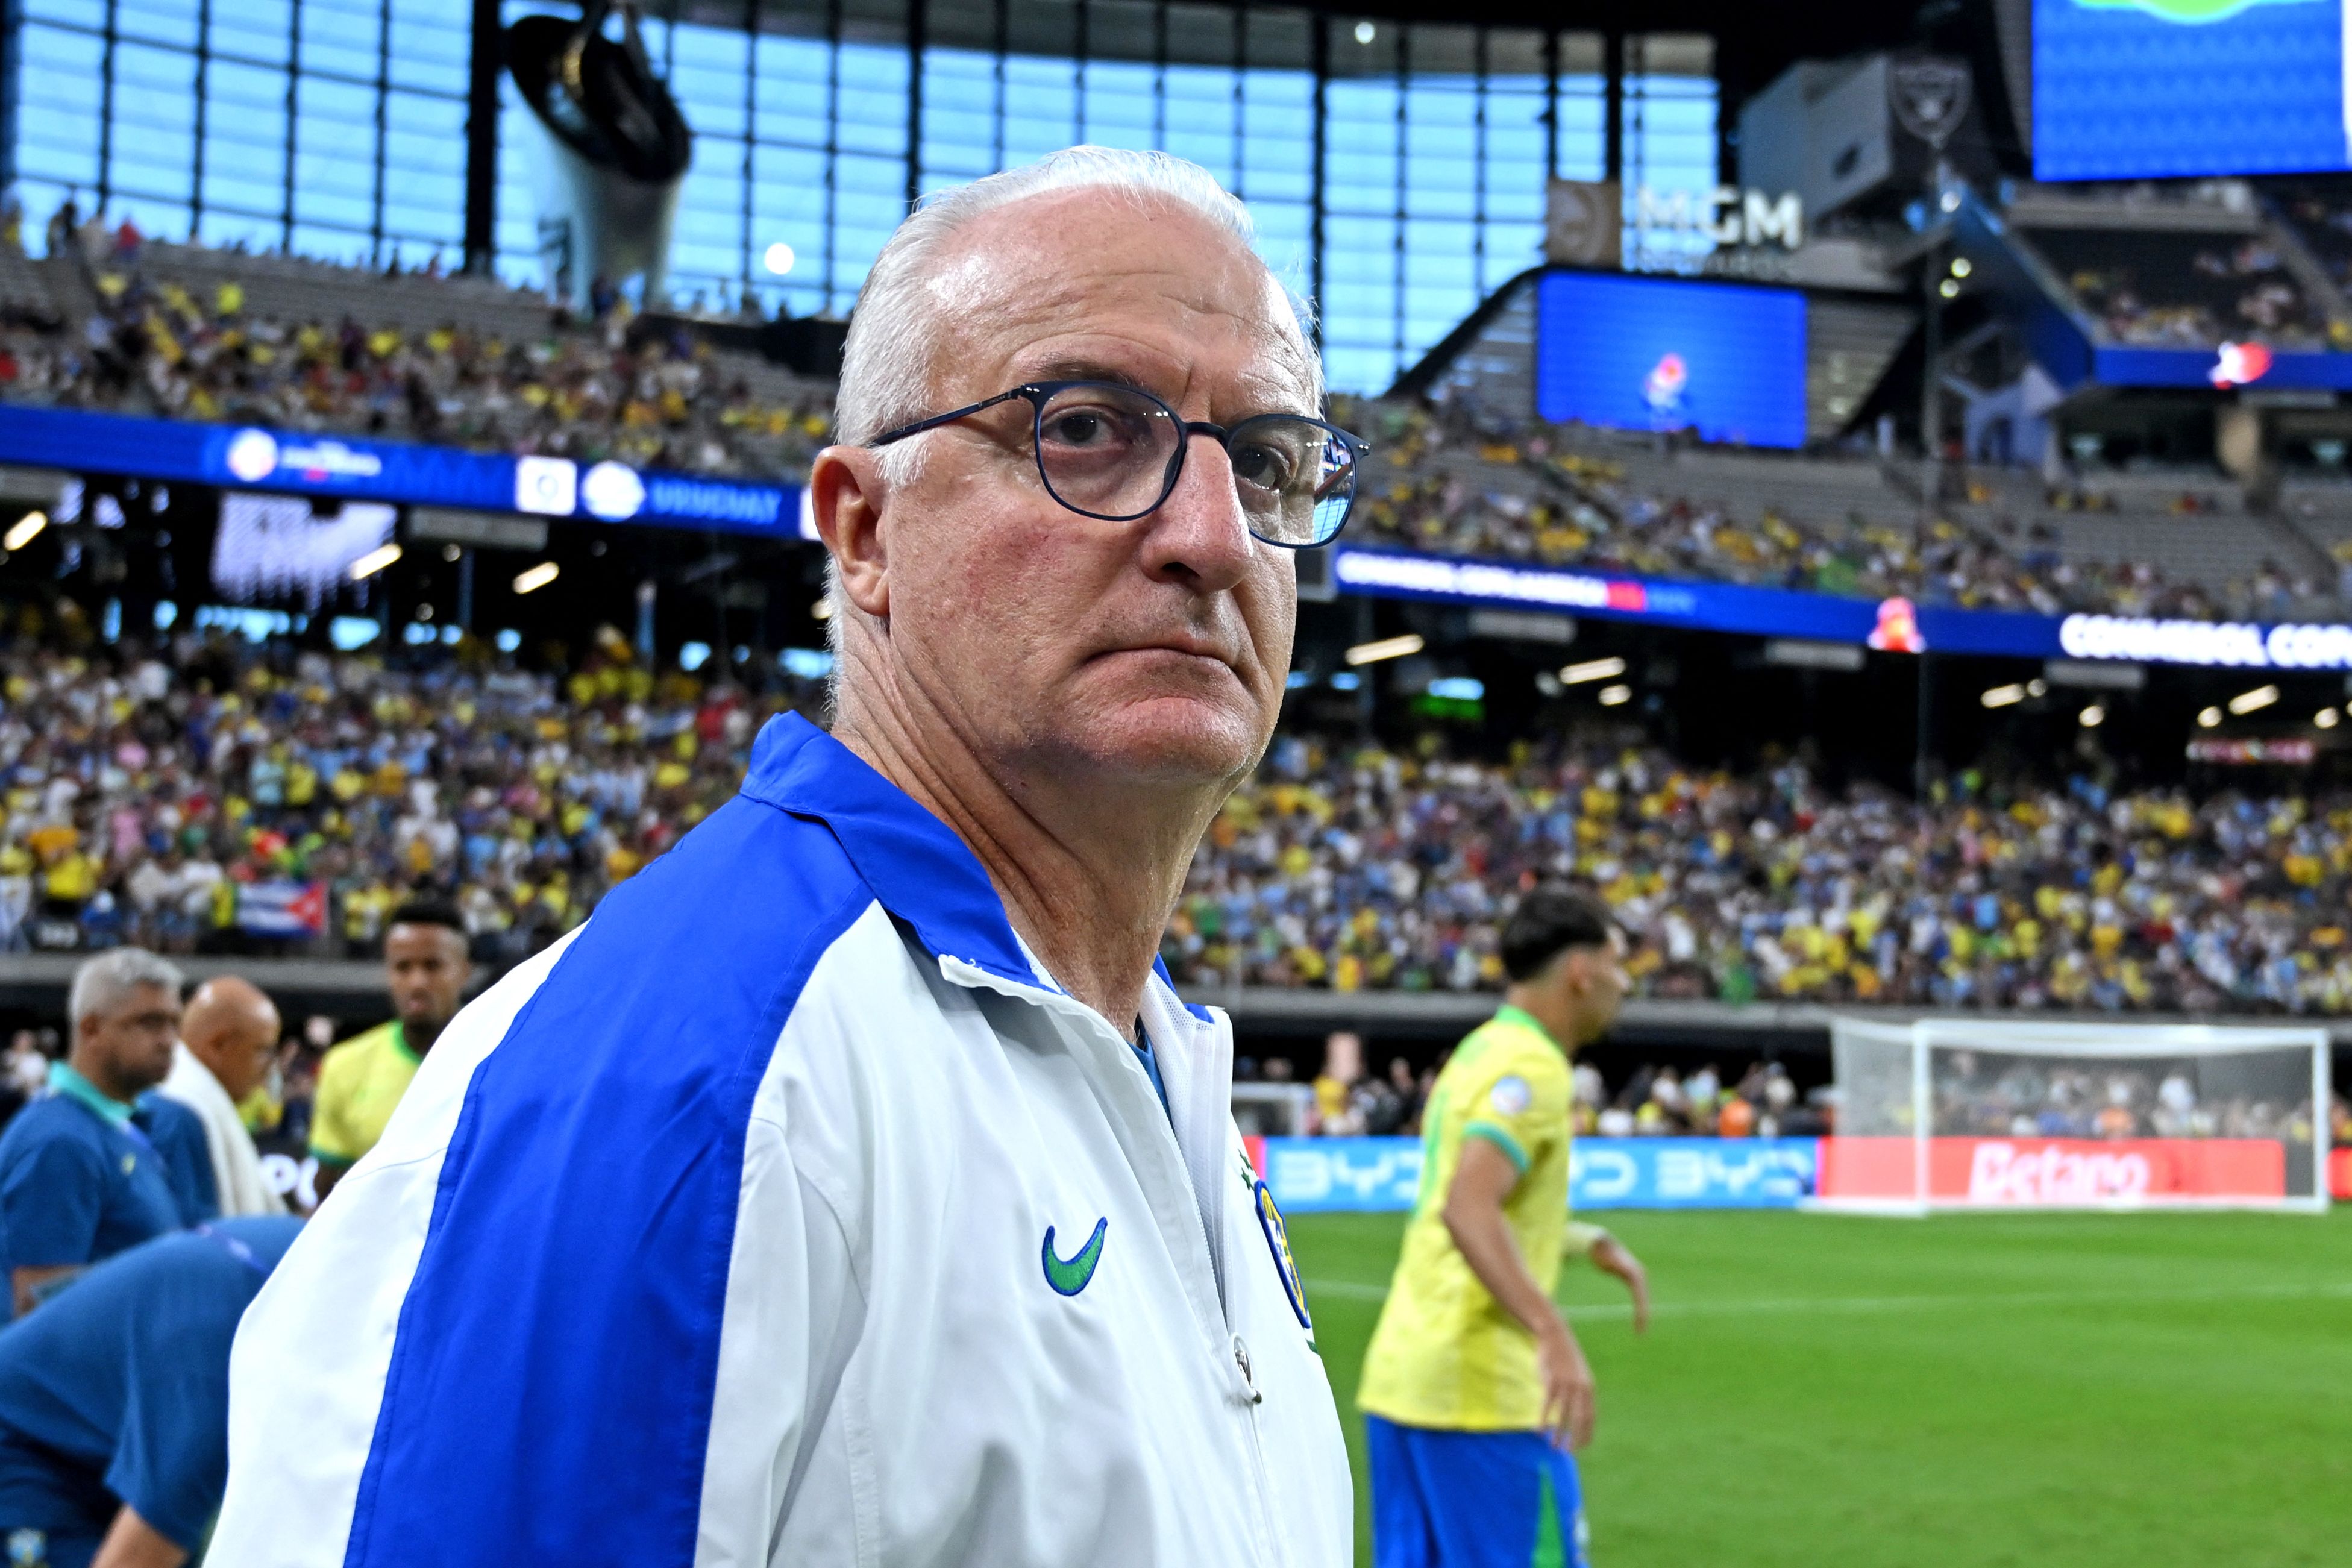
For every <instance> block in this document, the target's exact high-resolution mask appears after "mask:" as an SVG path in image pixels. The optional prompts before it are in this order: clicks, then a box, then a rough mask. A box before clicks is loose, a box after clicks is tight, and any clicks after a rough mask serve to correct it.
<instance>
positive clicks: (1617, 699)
mask: <svg viewBox="0 0 2352 1568" xmlns="http://www.w3.org/2000/svg"><path fill="white" fill-rule="evenodd" d="M1600 696H1601V706H1602V707H1603V708H1616V707H1620V706H1622V705H1623V704H1624V703H1627V702H1631V701H1633V688H1632V687H1630V686H1604V687H1602V688H1601V692H1600Z"/></svg>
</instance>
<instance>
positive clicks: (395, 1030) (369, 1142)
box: [310, 1018, 420, 1166]
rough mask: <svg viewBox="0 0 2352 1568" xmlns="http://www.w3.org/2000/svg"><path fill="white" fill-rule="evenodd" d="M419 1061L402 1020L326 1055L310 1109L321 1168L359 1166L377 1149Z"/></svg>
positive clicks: (312, 1149)
mask: <svg viewBox="0 0 2352 1568" xmlns="http://www.w3.org/2000/svg"><path fill="white" fill-rule="evenodd" d="M419 1059H420V1058H418V1056H417V1055H416V1053H415V1051H412V1050H410V1049H409V1048H408V1037H407V1035H406V1034H405V1033H404V1032H403V1030H402V1029H401V1026H400V1020H399V1019H397V1018H395V1019H394V1020H393V1021H392V1022H391V1023H389V1024H380V1025H378V1026H376V1027H374V1028H373V1029H370V1030H368V1031H367V1032H366V1033H365V1034H363V1035H353V1036H352V1037H351V1038H350V1039H348V1040H345V1041H344V1042H343V1043H342V1044H341V1045H340V1046H337V1047H335V1048H334V1049H333V1050H331V1051H329V1052H328V1053H327V1055H326V1058H325V1059H324V1060H322V1061H320V1064H319V1092H318V1096H317V1098H316V1100H314V1101H313V1102H312V1105H311V1109H310V1152H311V1153H312V1154H313V1155H315V1156H317V1158H318V1160H319V1163H321V1164H325V1165H342V1166H348V1165H352V1164H355V1163H358V1161H359V1157H360V1156H361V1155H362V1154H364V1153H366V1152H368V1151H369V1150H371V1149H373V1148H374V1147H375V1144H376V1140H377V1139H379V1138H381V1137H383V1124H384V1123H385V1122H387V1121H391V1120H392V1113H393V1110H394V1108H395V1107H397V1106H398V1105H399V1104H400V1097H401V1096H402V1095H404V1094H406V1093H407V1092H408V1083H409V1080H410V1079H413V1078H415V1076H416V1064H417V1062H418V1061H419Z"/></svg>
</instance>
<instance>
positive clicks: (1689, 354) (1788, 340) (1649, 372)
mask: <svg viewBox="0 0 2352 1568" xmlns="http://www.w3.org/2000/svg"><path fill="white" fill-rule="evenodd" d="M1536 412H1537V414H1538V415H1539V416H1542V417H1543V418H1545V419H1548V420H1550V421H1552V422H1553V423H1555V424H1565V423H1567V422H1569V421H1571V420H1574V421H1580V422H1581V423H1583V424H1587V425H1601V426H1611V427H1613V428H1616V429H1621V430H1696V431H1697V432H1698V434H1699V435H1700V437H1703V438H1704V439H1706V440H1709V441H1731V442H1738V443H1742V444H1744V445H1747V446H1750V447H1801V446H1803V445H1804V444H1805V297H1804V296H1803V295H1802V294H1801V293H1798V292H1797V291H1795V290H1793V289H1759V288H1753V287H1750V286H1748V285H1746V284H1739V283H1702V282H1695V281H1690V280H1686V279H1679V278H1643V277H1633V276H1630V275H1627V274H1623V273H1602V272H1566V271H1560V272H1547V273H1545V274H1544V276H1543V277H1542V279H1540V280H1539V281H1538V285H1537V293H1536Z"/></svg>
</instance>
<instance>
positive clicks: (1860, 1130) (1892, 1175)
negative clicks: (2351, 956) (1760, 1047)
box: [1809, 1017, 2329, 1215]
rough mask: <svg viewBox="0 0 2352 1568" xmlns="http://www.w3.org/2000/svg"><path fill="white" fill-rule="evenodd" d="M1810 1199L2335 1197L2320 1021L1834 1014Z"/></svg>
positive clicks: (2238, 1202)
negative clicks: (1822, 1132)
mask: <svg viewBox="0 0 2352 1568" xmlns="http://www.w3.org/2000/svg"><path fill="white" fill-rule="evenodd" d="M1830 1050H1831V1058H1832V1075H1833V1078H1834V1079H1835V1082H1836V1086H1837V1131H1836V1132H1835V1133H1834V1134H1833V1135H1832V1136H1831V1137H1828V1138H1825V1139H1823V1140H1822V1145H1821V1152H1820V1156H1819V1165H1818V1167H1817V1173H1816V1176H1815V1184H1814V1196H1813V1198H1812V1199H1811V1204H1810V1205H1809V1206H1813V1207H1820V1208H1828V1209H1843V1210H1849V1211H1853V1212H1857V1213H1880V1214H1912V1215H1917V1214H1928V1213H1933V1212H1936V1211H1939V1210H1947V1209H2122V1210H2137V1209H2184V1208H2252V1209H2286V1210H2300V1211H2305V1212H2320V1211H2324V1210H2325V1209H2326V1207H2327V1179H2326V1150H2327V1138H2326V1129H2327V1114H2326V1112H2327V1104H2328V1087H2329V1086H2328V1038H2327V1031H2326V1029H2324V1028H2311V1027H2304V1028H2223V1027H2216V1026H2209V1025H2201V1024H2199V1025H2181V1024H2138V1025H2126V1024H2109V1023H2099V1024H2042V1023H2011V1022H1995V1021H1990V1020H1986V1019H1980V1018H1961V1017H1942V1018H1936V1017H1930V1018H1921V1019H1917V1020H1916V1021H1914V1022H1911V1023H1907V1024H1906V1023H1884V1022H1880V1021H1878V1020H1875V1019H1871V1020H1864V1019H1858V1018H1834V1019H1832V1020H1831V1025H1830Z"/></svg>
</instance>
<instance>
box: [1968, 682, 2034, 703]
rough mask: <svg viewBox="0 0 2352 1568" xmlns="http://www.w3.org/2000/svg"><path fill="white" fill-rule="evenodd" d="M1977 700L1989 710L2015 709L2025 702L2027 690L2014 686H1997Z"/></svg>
mask: <svg viewBox="0 0 2352 1568" xmlns="http://www.w3.org/2000/svg"><path fill="white" fill-rule="evenodd" d="M1977 700H1978V701H1979V702H1981V703H1983V704H1984V705H1985V706H1986V707H1988V708H2013V707H2015V706H2016V705H2017V704H2018V703H2020V702H2022V701H2024V700H2025V688H2024V687H2022V686H2018V685H2014V684H2012V685H2009V686H1996V687H1994V688H1993V689H1991V690H1990V691H1988V692H1986V693H1985V694H1984V695H1983V696H1982V697H1979V699H1977Z"/></svg>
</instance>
